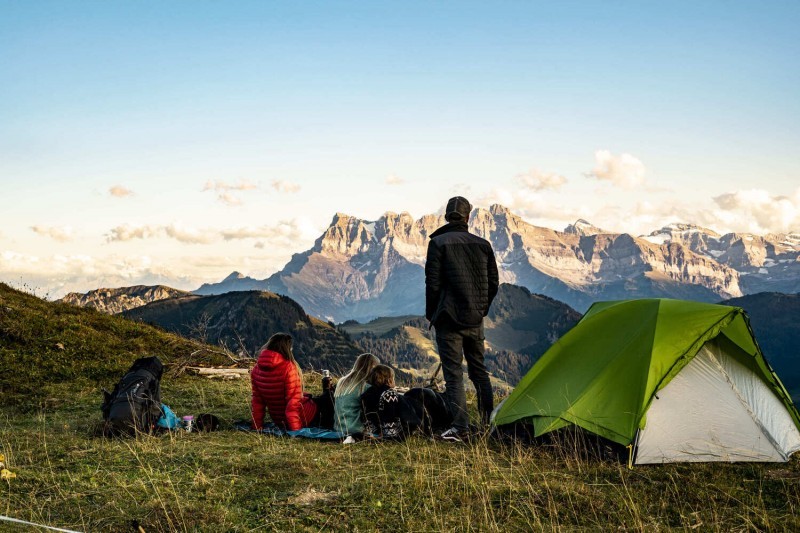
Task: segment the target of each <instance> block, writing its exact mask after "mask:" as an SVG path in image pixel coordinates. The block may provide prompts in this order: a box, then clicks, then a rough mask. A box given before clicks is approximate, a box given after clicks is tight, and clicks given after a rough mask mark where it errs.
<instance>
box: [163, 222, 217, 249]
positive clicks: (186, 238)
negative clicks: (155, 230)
mask: <svg viewBox="0 0 800 533" xmlns="http://www.w3.org/2000/svg"><path fill="white" fill-rule="evenodd" d="M162 229H163V232H164V234H165V235H166V236H167V237H169V238H171V239H175V240H176V241H178V242H182V243H184V244H211V243H213V242H215V241H217V240H219V239H218V236H217V235H216V234H215V233H214V232H211V231H209V230H201V229H194V228H188V227H185V226H183V225H181V224H170V225H169V226H164V227H163V228H162Z"/></svg>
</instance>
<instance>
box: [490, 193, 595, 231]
mask: <svg viewBox="0 0 800 533" xmlns="http://www.w3.org/2000/svg"><path fill="white" fill-rule="evenodd" d="M493 204H500V205H502V206H503V207H507V208H508V209H510V210H511V211H512V212H514V213H516V214H517V215H519V216H521V217H523V218H525V219H528V220H530V221H531V222H532V223H534V224H536V225H544V226H547V227H550V228H553V229H562V228H563V227H564V226H565V225H566V224H569V223H571V222H574V221H575V220H577V219H579V218H587V217H588V213H587V211H586V210H585V209H582V208H580V207H576V206H573V205H570V204H567V205H563V204H558V203H556V202H554V201H553V200H552V199H551V198H549V197H545V196H544V195H543V194H542V193H541V192H539V191H533V190H529V189H520V190H515V191H510V190H508V189H502V188H498V189H493V190H491V191H490V192H489V193H488V194H485V195H483V196H480V197H478V198H477V199H476V201H475V205H481V206H491V205H493ZM587 219H588V218H587ZM588 220H590V219H588ZM590 222H593V221H591V220H590Z"/></svg>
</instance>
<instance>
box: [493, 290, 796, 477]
mask: <svg viewBox="0 0 800 533" xmlns="http://www.w3.org/2000/svg"><path fill="white" fill-rule="evenodd" d="M493 421H494V423H495V424H496V425H504V424H510V423H514V422H529V423H532V424H533V430H534V434H535V435H537V436H539V435H543V434H545V433H548V432H551V431H554V430H557V429H559V428H562V427H565V426H568V425H570V424H574V425H576V426H580V427H582V428H584V429H586V430H588V431H590V432H592V433H595V434H597V435H600V436H602V437H605V438H607V439H609V440H612V441H614V442H617V443H620V444H622V445H625V446H630V447H631V448H630V449H631V451H632V459H633V462H635V463H636V464H647V463H670V462H684V461H686V462H704V461H731V462H732V461H764V462H782V461H788V460H789V456H790V455H791V454H792V453H793V452H795V451H797V450H800V431H798V428H799V427H800V417H798V412H797V410H796V409H795V407H794V405H793V404H792V400H791V398H790V397H789V394H788V393H787V392H786V389H785V388H784V387H783V385H782V384H781V382H780V380H779V379H778V376H777V375H776V374H775V372H774V371H773V370H772V368H770V366H769V364H768V363H767V361H766V359H764V356H763V354H762V353H761V350H760V348H759V347H758V344H757V343H756V340H755V338H754V336H753V331H752V330H751V329H750V325H749V322H748V319H747V315H746V314H745V312H744V311H743V310H742V309H740V308H737V307H728V306H724V305H714V304H705V303H699V302H688V301H682V300H669V299H644V300H625V301H615V302H598V303H595V304H594V305H592V307H591V308H590V309H589V310H588V311H587V313H586V315H585V316H584V317H583V318H582V319H581V321H580V322H579V323H578V324H577V325H576V326H575V327H574V328H573V329H572V330H570V331H569V332H568V333H567V334H566V335H564V336H563V337H562V338H561V339H560V340H559V341H558V342H556V343H555V344H554V345H553V346H552V347H551V348H550V349H549V350H548V351H547V352H546V353H545V354H544V355H543V356H542V357H541V359H539V361H537V362H536V364H535V365H534V366H533V368H531V370H530V371H529V372H528V373H527V375H525V377H524V378H522V380H521V381H520V382H519V385H517V387H516V388H515V389H514V391H513V392H512V393H511V395H510V396H509V397H508V398H507V399H506V400H505V401H504V402H503V403H502V404H501V405H499V406H498V407H497V409H496V410H495V412H494V413H493Z"/></svg>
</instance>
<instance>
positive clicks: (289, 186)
mask: <svg viewBox="0 0 800 533" xmlns="http://www.w3.org/2000/svg"><path fill="white" fill-rule="evenodd" d="M272 188H273V189H275V190H276V191H278V192H282V193H289V194H292V193H296V192H299V191H300V185H298V184H296V183H292V182H289V181H283V180H275V181H273V182H272Z"/></svg>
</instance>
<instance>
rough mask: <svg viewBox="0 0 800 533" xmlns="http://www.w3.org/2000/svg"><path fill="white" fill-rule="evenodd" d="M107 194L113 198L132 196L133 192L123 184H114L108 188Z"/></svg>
mask: <svg viewBox="0 0 800 533" xmlns="http://www.w3.org/2000/svg"><path fill="white" fill-rule="evenodd" d="M108 194H110V195H111V196H113V197H115V198H125V197H127V196H133V195H134V192H133V191H132V190H130V189H128V188H127V187H125V186H123V185H114V186H113V187H111V188H110V189H108Z"/></svg>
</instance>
